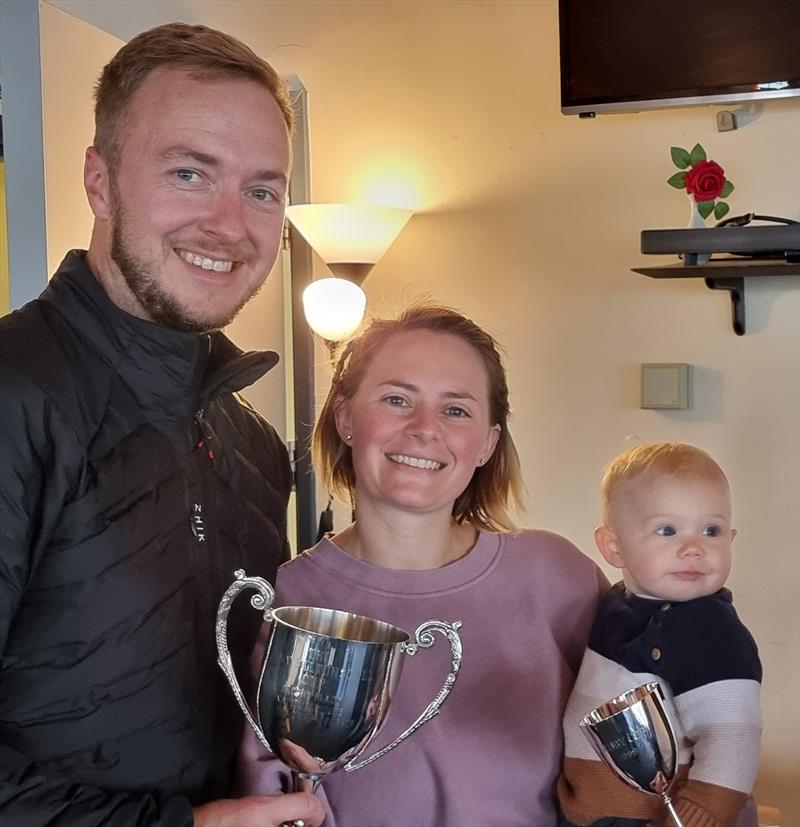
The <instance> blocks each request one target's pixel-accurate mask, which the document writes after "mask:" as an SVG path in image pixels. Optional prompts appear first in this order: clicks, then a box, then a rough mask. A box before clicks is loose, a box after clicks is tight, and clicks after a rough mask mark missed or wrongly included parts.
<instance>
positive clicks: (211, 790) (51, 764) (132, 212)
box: [0, 24, 322, 827]
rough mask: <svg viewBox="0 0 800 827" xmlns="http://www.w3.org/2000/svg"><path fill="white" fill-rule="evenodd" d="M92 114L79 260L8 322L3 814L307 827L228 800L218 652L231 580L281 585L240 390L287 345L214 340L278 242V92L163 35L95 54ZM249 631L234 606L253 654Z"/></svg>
mask: <svg viewBox="0 0 800 827" xmlns="http://www.w3.org/2000/svg"><path fill="white" fill-rule="evenodd" d="M95 119H96V134H95V140H94V146H92V147H90V148H89V149H88V150H87V152H86V163H85V173H84V181H85V187H86V193H87V196H88V199H89V203H90V205H91V208H92V211H93V213H94V216H95V223H94V230H93V233H92V238H91V242H90V245H89V249H88V251H87V252H85V253H84V252H82V251H72V252H70V253H69V254H68V255H67V257H66V259H65V260H64V262H63V263H62V265H61V267H60V268H59V270H58V272H57V273H56V274H55V276H54V277H53V279H52V281H51V282H50V284H49V286H48V287H47V288H46V289H45V291H44V292H43V293H42V295H41V296H40V297H39V298H38V299H36V300H35V301H33V302H31V303H30V304H28V305H26V306H25V307H24V308H22V309H21V310H19V311H17V312H15V313H13V314H11V315H10V316H8V317H6V318H4V319H2V320H0V394H1V395H2V400H3V402H2V407H3V415H2V417H1V418H0V457H2V463H1V464H0V655H1V656H2V660H0V824H3V825H6V826H8V827H11V825H21V827H37V825H49V826H50V827H56V825H59V827H60V825H68V827H88V825H101V824H102V825H105V826H106V827H134V825H141V827H155V825H159V827H161V826H162V825H163V826H164V827H178V826H179V825H180V827H184V825H186V826H187V827H188V825H191V824H195V825H198V827H210V826H212V827H228V826H230V827H249V825H254V826H255V825H258V827H270V825H277V824H280V823H282V822H284V821H288V820H292V819H304V820H306V823H308V824H317V823H319V822H320V821H321V820H322V810H321V807H320V805H319V802H318V801H317V800H316V799H315V798H314V797H313V796H310V795H308V796H307V795H286V796H279V797H277V798H269V797H251V798H244V799H239V800H231V799H227V798H226V795H227V794H228V790H229V788H230V782H231V777H230V776H231V770H232V765H233V762H234V759H235V754H236V750H237V746H238V742H239V738H240V736H241V730H242V725H243V720H244V719H243V716H242V715H241V713H240V711H239V710H238V708H237V707H236V705H235V702H234V700H233V696H232V693H231V692H230V690H229V688H228V687H227V685H226V684H225V681H224V678H223V676H222V673H221V672H220V670H219V669H218V668H217V666H216V650H215V641H214V621H215V615H216V608H217V604H218V601H219V599H220V597H221V596H222V594H223V592H224V590H225V588H226V587H227V586H228V585H229V584H230V582H231V581H232V579H233V571H234V569H236V568H239V567H242V568H245V569H246V570H247V573H248V574H249V575H261V576H263V577H266V578H267V579H269V580H274V575H275V571H276V568H277V565H278V563H279V562H280V561H281V559H283V558H284V557H285V550H286V548H287V544H286V510H285V509H286V502H287V498H288V494H289V489H290V469H289V463H288V458H287V454H286V450H285V448H284V446H283V445H282V444H281V442H280V440H279V439H278V437H277V435H276V434H275V432H274V431H273V429H272V428H271V427H270V426H269V425H268V424H267V423H266V421H265V420H263V419H262V418H261V417H260V416H259V415H258V414H257V413H255V412H254V411H253V410H252V409H251V408H250V407H249V406H248V405H247V404H246V403H245V402H243V401H242V400H240V399H239V398H237V397H236V396H235V394H236V392H238V391H240V390H241V389H242V388H244V387H246V386H247V385H249V384H251V383H252V382H253V381H255V380H256V379H258V378H259V377H260V376H262V375H263V374H264V373H265V372H266V371H267V370H268V369H269V368H270V367H272V366H273V365H274V364H275V362H276V361H277V357H276V356H275V354H271V353H248V354H243V353H242V352H241V351H240V350H238V348H236V347H235V346H234V345H233V344H232V343H231V342H230V341H229V340H228V339H226V338H225V336H223V335H222V334H221V333H220V332H219V330H220V328H222V327H224V326H225V325H227V324H228V323H229V322H230V321H231V319H233V317H234V316H235V315H236V313H237V312H238V310H239V309H240V308H241V307H242V306H243V305H244V304H245V303H246V302H247V301H248V299H250V298H251V297H252V296H253V295H254V294H255V292H256V291H257V290H258V289H259V287H260V286H261V284H262V283H263V281H264V279H265V278H266V276H267V273H268V272H269V270H270V268H271V266H272V264H273V262H274V260H275V257H276V254H277V250H278V245H279V241H280V236H281V228H282V224H283V211H284V201H285V195H286V187H287V175H288V169H289V162H290V150H289V134H290V130H291V123H292V118H291V107H290V103H289V100H288V95H287V92H286V89H285V87H284V85H283V84H282V83H281V81H280V80H279V78H278V77H277V76H276V75H275V72H274V71H273V70H272V68H271V67H270V66H269V65H268V64H266V63H265V62H264V61H263V60H261V59H260V58H258V57H257V56H256V55H255V54H253V52H251V51H250V49H248V48H247V47H246V46H244V45H243V44H242V43H240V42H239V41H237V40H235V39H233V38H231V37H229V36H227V35H224V34H222V33H220V32H216V31H213V30H211V29H207V28H205V27H203V26H188V25H184V24H170V25H167V26H162V27H159V28H157V29H153V30H151V31H148V32H145V33H143V34H141V35H139V36H138V37H136V38H134V39H133V40H132V41H131V42H130V43H129V44H127V45H126V46H125V47H123V48H122V49H121V50H120V52H119V53H118V54H117V55H116V57H114V59H113V60H112V61H111V62H110V63H109V64H108V66H106V67H105V69H104V70H103V73H102V75H101V78H100V80H99V83H98V86H97V90H96V108H95ZM245 608H246V609H247V608H248V607H245ZM248 622H249V624H250V628H247V624H248ZM258 622H259V617H258V615H257V614H256V613H255V612H253V611H252V609H250V610H249V612H248V611H244V612H242V613H241V617H234V616H233V615H231V629H230V639H231V649H232V653H233V654H234V655H235V656H236V655H238V656H239V658H240V661H241V659H244V661H245V662H246V659H247V653H248V652H249V648H250V645H251V643H252V641H253V640H254V635H255V631H256V630H257V627H258Z"/></svg>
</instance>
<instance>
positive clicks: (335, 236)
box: [286, 204, 413, 266]
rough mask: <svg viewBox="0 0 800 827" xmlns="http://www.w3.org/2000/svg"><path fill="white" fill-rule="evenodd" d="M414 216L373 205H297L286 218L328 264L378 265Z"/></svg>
mask: <svg viewBox="0 0 800 827" xmlns="http://www.w3.org/2000/svg"><path fill="white" fill-rule="evenodd" d="M412 215H413V211H412V210H404V209H401V208H400V207H381V206H374V205H372V204H297V205H294V206H291V207H288V208H287V210H286V217H287V218H288V219H289V221H291V222H292V224H294V226H295V227H296V228H297V231H298V232H299V233H300V235H302V236H303V238H305V240H306V241H307V242H308V243H309V244H310V245H311V246H312V247H313V248H314V250H315V252H316V253H317V255H318V256H319V257H320V258H321V259H322V260H323V261H324V262H325V263H326V264H327V265H329V266H330V265H331V264H375V263H376V262H377V261H378V260H379V259H380V257H381V256H382V255H383V254H384V253H385V252H386V250H387V249H388V248H389V245H390V244H391V243H392V242H393V241H394V240H395V238H397V236H398V234H399V233H400V230H402V229H403V227H405V225H406V224H407V223H408V220H409V218H411V216H412Z"/></svg>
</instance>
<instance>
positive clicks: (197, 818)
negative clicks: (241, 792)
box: [194, 793, 325, 827]
mask: <svg viewBox="0 0 800 827" xmlns="http://www.w3.org/2000/svg"><path fill="white" fill-rule="evenodd" d="M298 819H302V820H303V822H304V823H305V825H306V827H319V825H320V824H322V822H323V821H324V820H325V811H324V810H323V809H322V804H321V803H320V801H319V799H318V798H317V797H316V796H315V795H312V794H311V793H286V794H285V795H251V796H247V797H246V798H224V799H220V800H219V801H210V802H209V803H208V804H203V805H201V806H200V807H195V808H194V827H280V825H281V824H284V823H286V822H287V821H288V822H292V821H297V820H298Z"/></svg>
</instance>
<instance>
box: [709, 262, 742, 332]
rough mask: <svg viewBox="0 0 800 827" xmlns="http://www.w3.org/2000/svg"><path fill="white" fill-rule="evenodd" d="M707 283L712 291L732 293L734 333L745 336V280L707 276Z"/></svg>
mask: <svg viewBox="0 0 800 827" xmlns="http://www.w3.org/2000/svg"><path fill="white" fill-rule="evenodd" d="M705 283H706V287H710V288H711V289H712V290H729V291H730V294H731V324H732V325H733V332H734V333H735V334H736V335H737V336H744V334H745V330H746V327H745V321H744V278H740V277H733V278H725V277H724V276H720V277H715V276H707V277H706V278H705Z"/></svg>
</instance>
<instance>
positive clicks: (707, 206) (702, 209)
mask: <svg viewBox="0 0 800 827" xmlns="http://www.w3.org/2000/svg"><path fill="white" fill-rule="evenodd" d="M713 209H714V202H713V201H698V202H697V212H699V213H700V215H702V216H703V218H708V216H709V215H711V213H712V211H713Z"/></svg>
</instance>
